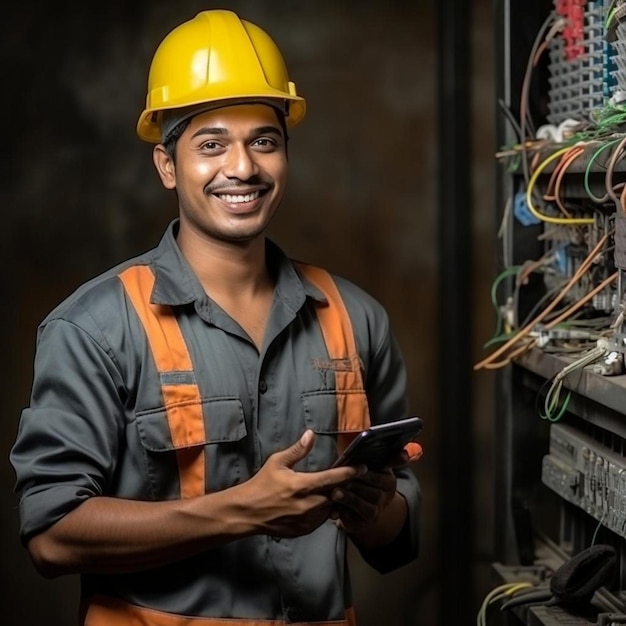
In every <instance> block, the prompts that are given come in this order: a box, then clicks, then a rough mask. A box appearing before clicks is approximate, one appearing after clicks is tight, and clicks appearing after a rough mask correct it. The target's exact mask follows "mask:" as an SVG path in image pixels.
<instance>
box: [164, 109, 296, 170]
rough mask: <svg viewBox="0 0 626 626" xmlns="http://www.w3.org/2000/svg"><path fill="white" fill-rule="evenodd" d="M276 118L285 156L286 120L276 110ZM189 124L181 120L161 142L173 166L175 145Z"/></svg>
mask: <svg viewBox="0 0 626 626" xmlns="http://www.w3.org/2000/svg"><path fill="white" fill-rule="evenodd" d="M276 117H278V121H279V122H280V127H281V128H282V130H283V135H284V137H285V154H287V143H288V142H289V134H288V133H287V120H286V119H285V115H284V114H283V113H282V112H281V111H279V110H278V109H276ZM189 122H191V118H188V119H186V120H183V121H182V122H181V123H180V124H177V125H176V126H174V128H172V130H171V131H170V132H169V134H168V135H167V137H166V138H165V140H164V141H163V147H164V148H165V150H166V152H167V153H168V154H169V155H170V157H171V159H172V161H173V162H174V165H176V144H177V143H178V140H179V139H180V136H181V135H182V134H183V133H184V132H185V130H186V129H187V126H189Z"/></svg>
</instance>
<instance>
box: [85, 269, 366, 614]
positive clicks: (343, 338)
mask: <svg viewBox="0 0 626 626" xmlns="http://www.w3.org/2000/svg"><path fill="white" fill-rule="evenodd" d="M297 267H298V269H299V270H300V272H301V273H302V275H303V276H304V277H305V278H306V279H307V280H309V281H310V282H311V283H312V284H314V285H315V286H316V287H317V288H318V289H319V290H320V291H321V292H322V293H323V294H324V296H325V297H326V299H327V301H328V305H323V306H318V307H317V317H318V320H319V323H320V328H321V330H322V335H323V337H324V342H325V343H326V348H327V350H328V355H329V358H330V359H332V360H333V361H336V362H337V364H338V367H336V368H334V372H335V377H336V381H335V385H336V386H335V388H336V390H337V391H341V392H342V393H338V394H336V397H337V421H338V423H337V430H338V431H339V434H338V435H337V446H338V448H339V450H342V449H343V448H345V446H346V445H347V444H348V443H349V441H350V440H351V439H352V437H353V436H354V434H355V433H357V432H358V431H360V430H362V429H363V428H367V427H368V426H369V425H370V415H369V407H368V405H367V397H366V395H365V386H364V384H363V372H362V370H361V360H360V358H359V356H358V352H357V348H356V342H355V339H354V332H353V328H352V322H351V321H350V317H349V315H348V312H347V310H346V307H345V305H344V302H343V300H342V298H341V295H340V293H339V290H338V289H337V286H336V285H335V282H334V281H333V279H332V278H331V276H330V274H328V272H326V271H325V270H322V269H320V268H317V267H314V266H311V265H305V264H297ZM119 277H120V280H121V281H122V283H123V285H124V288H125V290H126V293H127V295H128V297H129V299H130V301H131V302H132V304H133V306H134V308H135V310H136V312H137V315H138V316H139V319H140V320H141V322H142V324H143V327H144V329H145V332H146V335H147V337H148V342H149V344H150V348H151V350H152V353H153V355H154V359H155V363H156V366H157V369H158V371H159V373H160V374H165V373H170V372H178V373H180V372H193V364H192V362H191V357H190V356H189V350H188V349H187V346H186V344H185V340H184V338H183V335H182V332H181V330H180V327H179V325H178V322H177V321H176V316H175V315H174V312H173V311H172V309H171V307H169V306H166V305H159V304H152V303H151V302H150V296H151V293H152V289H153V286H154V274H153V273H152V270H151V269H150V268H149V267H148V266H146V265H138V266H133V267H131V268H129V269H126V270H125V271H124V272H122V273H121V274H120V276H119ZM190 379H191V380H193V378H190ZM168 380H169V377H168V376H161V381H162V384H161V390H162V393H163V401H164V405H165V410H166V414H167V420H168V424H169V429H170V434H171V437H172V443H173V445H174V448H175V449H176V454H177V460H178V471H179V478H180V491H181V493H180V495H181V498H191V497H194V496H200V495H203V494H204V493H206V487H205V471H206V468H205V460H204V447H203V446H202V445H199V444H201V443H202V442H204V441H206V437H205V432H204V419H203V416H202V409H201V404H200V391H199V389H198V386H197V385H196V384H183V385H181V384H174V385H172V384H168V382H167V381H168ZM351 392H358V393H351ZM84 612H85V616H84V621H83V622H82V623H83V624H84V626H185V625H188V626H192V625H193V626H228V625H230V624H232V625H233V626H235V625H236V626H280V625H283V624H285V622H283V621H275V620H263V619H261V620H246V619H223V618H199V617H184V616H176V615H172V614H169V613H163V612H161V611H155V610H154V609H146V608H142V607H138V606H134V605H130V604H128V603H126V602H122V601H120V600H117V599H114V598H108V597H97V598H90V599H89V601H88V606H85V607H84ZM309 624H310V625H311V626H322V625H327V626H331V625H332V626H355V624H356V620H355V615H354V610H353V609H352V608H348V609H347V610H346V614H345V619H342V620H334V621H327V622H315V623H312V622H311V623H309V622H298V623H297V625H296V624H293V625H292V626H308V625H309Z"/></svg>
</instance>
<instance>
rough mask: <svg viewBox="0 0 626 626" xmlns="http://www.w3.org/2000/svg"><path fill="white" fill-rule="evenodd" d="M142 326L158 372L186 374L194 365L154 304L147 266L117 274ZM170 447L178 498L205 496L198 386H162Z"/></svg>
mask: <svg viewBox="0 0 626 626" xmlns="http://www.w3.org/2000/svg"><path fill="white" fill-rule="evenodd" d="M119 278H120V280H121V281H122V283H123V285H124V288H125V290H126V293H127V294H128V297H129V299H130V301H131V302H132V304H133V307H134V308H135V311H136V312H137V315H138V316H139V319H140V320H141V323H142V324H143V327H144V329H145V331H146V335H147V337H148V342H149V344H150V348H151V349H152V354H153V356H154V360H155V363H156V366H157V370H158V371H159V373H160V374H166V373H176V372H189V373H191V374H193V364H192V362H191V357H190V356H189V351H188V350H187V345H186V344H185V340H184V338H183V335H182V333H181V330H180V327H179V325H178V321H177V320H176V316H175V315H174V312H173V311H172V309H171V307H169V306H164V305H159V304H152V303H151V302H150V295H151V293H152V288H153V286H154V275H153V273H152V271H151V269H150V268H149V267H148V266H146V265H137V266H134V267H131V268H129V269H127V270H125V271H124V272H122V273H121V274H120V276H119ZM161 390H162V393H163V403H164V406H165V410H166V413H167V421H168V424H169V429H170V435H171V438H172V445H173V446H174V448H175V449H176V455H177V460H178V468H179V477H180V494H181V497H182V498H191V497H193V496H199V495H202V494H204V493H205V472H206V470H205V461H204V443H205V442H206V433H205V429H204V418H203V415H202V404H201V401H200V391H199V389H198V386H197V385H196V384H191V383H183V384H176V382H172V381H171V377H170V378H167V379H163V380H162V383H161Z"/></svg>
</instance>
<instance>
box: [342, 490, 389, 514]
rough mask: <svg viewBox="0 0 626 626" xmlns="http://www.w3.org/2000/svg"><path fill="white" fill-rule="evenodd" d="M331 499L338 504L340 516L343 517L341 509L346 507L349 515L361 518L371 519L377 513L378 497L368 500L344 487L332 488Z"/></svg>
mask: <svg viewBox="0 0 626 626" xmlns="http://www.w3.org/2000/svg"><path fill="white" fill-rule="evenodd" d="M331 499H332V500H333V502H335V503H336V504H337V505H338V508H339V512H340V517H343V515H342V514H341V509H348V510H349V511H350V514H351V515H354V516H356V517H357V518H359V519H361V520H369V519H373V518H375V517H376V516H377V515H378V499H374V500H373V501H370V500H367V499H364V498H361V497H360V496H358V495H357V494H355V493H354V492H350V491H346V490H345V489H333V492H332V494H331Z"/></svg>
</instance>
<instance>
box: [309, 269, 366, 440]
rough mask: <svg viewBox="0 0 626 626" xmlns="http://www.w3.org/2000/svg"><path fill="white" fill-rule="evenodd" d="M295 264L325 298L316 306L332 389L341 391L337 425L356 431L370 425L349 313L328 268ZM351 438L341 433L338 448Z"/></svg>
mask: <svg viewBox="0 0 626 626" xmlns="http://www.w3.org/2000/svg"><path fill="white" fill-rule="evenodd" d="M297 266H298V269H299V270H300V271H301V272H302V275H303V276H304V277H305V278H306V279H307V280H308V281H310V282H311V283H313V284H314V285H315V286H316V287H317V288H318V289H319V290H320V291H321V292H322V293H323V294H324V295H325V296H326V299H327V300H328V306H318V307H316V311H317V318H318V320H319V323H320V327H321V329H322V334H323V335H324V341H325V343H326V348H327V349H328V354H329V356H330V358H331V359H332V360H333V361H335V363H336V365H337V366H336V367H335V368H334V371H335V381H336V382H335V388H336V389H337V391H338V392H340V393H337V419H338V424H337V428H338V430H340V431H343V432H344V433H345V432H352V433H354V432H357V431H359V430H362V429H363V428H367V427H368V426H369V425H370V414H369V407H368V405H367V396H366V395H365V385H364V384H363V372H362V369H361V360H360V358H359V354H358V352H357V348H356V342H355V339H354V331H353V328H352V322H351V320H350V316H349V315H348V311H347V310H346V306H345V304H344V302H343V299H342V297H341V294H340V293H339V290H338V289H337V285H335V281H334V280H333V279H332V277H331V276H330V274H329V273H328V272H327V271H325V270H323V269H321V268H319V267H314V266H312V265H304V264H302V263H298V264H297ZM351 438H352V437H350V436H343V437H342V436H341V435H340V437H339V439H340V441H339V445H340V447H343V446H345V445H346V443H347V441H348V440H349V439H351ZM342 439H343V441H342Z"/></svg>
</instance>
